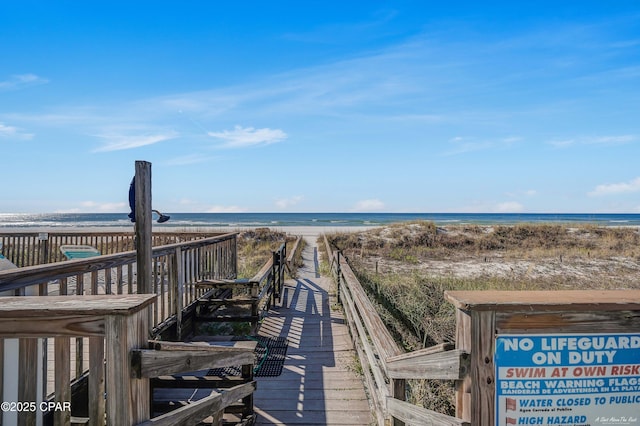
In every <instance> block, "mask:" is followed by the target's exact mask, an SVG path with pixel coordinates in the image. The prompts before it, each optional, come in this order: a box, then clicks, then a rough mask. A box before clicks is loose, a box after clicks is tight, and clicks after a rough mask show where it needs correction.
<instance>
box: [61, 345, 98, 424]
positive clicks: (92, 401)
mask: <svg viewBox="0 0 640 426" xmlns="http://www.w3.org/2000/svg"><path fill="white" fill-rule="evenodd" d="M104 374H105V373H104V338H103V337H89V419H90V420H89V424H90V425H91V426H103V425H104V413H105V400H104V390H105V388H104ZM67 401H71V398H69V399H67Z"/></svg>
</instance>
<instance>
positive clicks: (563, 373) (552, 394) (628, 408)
mask: <svg viewBox="0 0 640 426" xmlns="http://www.w3.org/2000/svg"><path fill="white" fill-rule="evenodd" d="M494 364H495V369H496V370H495V374H496V376H495V377H496V398H495V401H496V407H495V409H496V416H495V419H496V425H500V426H503V425H568V426H599V425H640V334H638V333H636V334H555V335H539V334H526V335H499V336H497V338H496V344H495V355H494Z"/></svg>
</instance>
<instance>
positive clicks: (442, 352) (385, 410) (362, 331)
mask: <svg viewBox="0 0 640 426" xmlns="http://www.w3.org/2000/svg"><path fill="white" fill-rule="evenodd" d="M324 246H325V250H326V252H327V261H328V262H329V266H330V268H331V271H332V272H333V273H334V277H335V279H336V281H337V283H338V292H337V293H338V296H339V300H340V301H341V302H342V303H343V307H344V310H345V316H346V318H347V325H348V327H349V329H350V330H351V335H352V337H353V340H354V344H355V346H356V350H357V351H358V355H359V359H360V362H361V363H362V367H363V373H364V381H365V383H366V385H367V388H368V389H369V395H370V396H371V398H372V400H373V406H374V409H375V410H374V411H375V412H376V416H377V418H378V424H379V425H381V426H382V425H386V424H387V421H389V420H392V419H393V424H394V425H402V424H404V423H403V422H407V423H410V424H438V425H468V423H466V422H464V421H462V420H461V419H458V418H455V417H450V416H447V415H445V414H440V413H436V412H433V411H430V410H426V409H424V408H421V407H417V406H415V405H412V404H409V403H407V402H405V401H404V398H405V393H404V392H405V380H406V379H441V380H459V379H461V378H464V377H466V376H467V374H468V371H469V364H470V356H469V354H468V353H467V352H466V351H463V350H455V349H454V345H453V344H451V343H444V344H441V345H437V346H434V347H432V348H426V349H421V350H418V351H414V352H410V353H404V351H403V350H402V349H401V348H400V347H399V346H398V344H397V343H396V342H395V340H394V339H393V336H392V335H391V333H390V332H389V330H388V329H387V327H386V326H385V324H384V322H383V321H382V319H381V318H380V316H379V315H378V313H377V312H376V309H375V307H374V306H373V303H371V301H370V300H369V298H368V297H367V295H366V293H365V291H364V288H363V287H362V285H361V284H360V282H359V281H358V279H357V277H356V276H355V273H354V272H353V270H352V269H351V266H350V265H349V262H348V261H347V259H345V258H344V256H342V255H341V254H340V252H337V251H333V250H332V249H331V245H330V244H329V241H328V239H327V237H326V235H325V236H324Z"/></svg>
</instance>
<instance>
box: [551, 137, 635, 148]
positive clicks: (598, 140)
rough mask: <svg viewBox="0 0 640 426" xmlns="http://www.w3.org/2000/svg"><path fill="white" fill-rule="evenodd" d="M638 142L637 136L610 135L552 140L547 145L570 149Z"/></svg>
mask: <svg viewBox="0 0 640 426" xmlns="http://www.w3.org/2000/svg"><path fill="white" fill-rule="evenodd" d="M637 140H638V136H636V135H610V136H593V137H576V138H572V139H556V140H550V141H548V142H547V144H549V145H551V146H553V147H554V148H569V147H571V146H576V145H604V146H616V145H624V144H628V143H632V142H635V141H637Z"/></svg>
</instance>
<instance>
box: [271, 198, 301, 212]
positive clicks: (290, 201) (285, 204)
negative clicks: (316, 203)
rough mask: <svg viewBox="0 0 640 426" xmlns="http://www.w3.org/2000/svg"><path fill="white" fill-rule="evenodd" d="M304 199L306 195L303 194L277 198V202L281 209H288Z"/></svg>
mask: <svg viewBox="0 0 640 426" xmlns="http://www.w3.org/2000/svg"><path fill="white" fill-rule="evenodd" d="M303 199H304V197H303V196H302V195H296V196H295V197H291V198H279V199H277V200H276V202H275V204H276V207H278V208H279V209H287V208H289V207H293V206H295V205H296V204H298V203H299V202H300V201H302V200H303Z"/></svg>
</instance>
